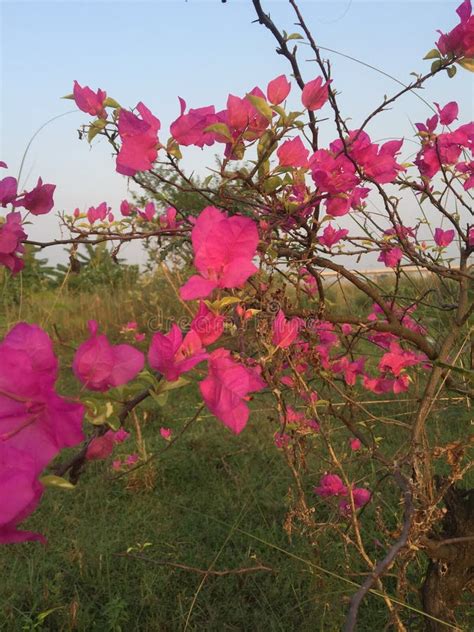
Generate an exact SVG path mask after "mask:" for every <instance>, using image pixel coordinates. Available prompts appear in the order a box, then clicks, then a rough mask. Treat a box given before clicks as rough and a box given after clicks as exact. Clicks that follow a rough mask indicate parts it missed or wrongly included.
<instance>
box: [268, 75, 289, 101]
mask: <svg viewBox="0 0 474 632" xmlns="http://www.w3.org/2000/svg"><path fill="white" fill-rule="evenodd" d="M290 90H291V83H290V82H289V81H288V79H287V78H286V77H285V75H279V76H278V77H276V78H275V79H272V81H270V82H269V84H268V86H267V99H268V101H269V102H270V103H271V104H272V105H280V103H282V102H283V101H284V100H285V99H286V97H287V96H288V95H289V94H290Z"/></svg>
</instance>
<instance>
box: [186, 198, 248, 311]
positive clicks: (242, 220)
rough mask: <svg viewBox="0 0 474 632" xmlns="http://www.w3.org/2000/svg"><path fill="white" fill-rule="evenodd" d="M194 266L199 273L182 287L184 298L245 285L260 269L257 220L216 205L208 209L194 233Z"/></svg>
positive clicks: (192, 235) (205, 210)
mask: <svg viewBox="0 0 474 632" xmlns="http://www.w3.org/2000/svg"><path fill="white" fill-rule="evenodd" d="M191 238H192V243H193V250H194V265H195V267H196V268H197V269H198V271H199V273H200V274H199V275H194V276H192V277H191V278H190V279H189V280H188V281H187V282H186V283H185V284H184V285H183V287H182V288H181V290H180V295H181V298H183V299H184V300H191V299H195V298H205V297H206V296H209V294H211V292H212V291H213V290H214V289H215V288H238V287H242V286H243V285H244V283H245V282H246V281H247V279H248V278H249V276H251V275H252V274H254V273H255V272H257V268H256V266H255V265H254V264H253V263H252V259H253V258H254V256H255V254H256V250H257V245H258V231H257V226H256V224H255V222H254V221H252V220H251V219H249V218H247V217H242V216H232V217H229V216H228V215H227V213H224V212H223V211H220V210H219V209H217V208H215V207H214V206H208V207H207V208H205V209H204V210H203V211H202V213H201V214H200V215H199V217H198V218H197V220H196V223H195V224H194V227H193V230H192V233H191Z"/></svg>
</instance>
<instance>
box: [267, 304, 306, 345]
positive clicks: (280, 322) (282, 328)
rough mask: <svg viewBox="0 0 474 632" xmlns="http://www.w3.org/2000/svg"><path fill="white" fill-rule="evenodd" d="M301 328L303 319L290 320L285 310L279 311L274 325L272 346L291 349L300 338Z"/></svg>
mask: <svg viewBox="0 0 474 632" xmlns="http://www.w3.org/2000/svg"><path fill="white" fill-rule="evenodd" d="M300 328H301V319H300V318H292V319H291V320H288V319H287V318H286V317H285V314H284V312H283V310H281V309H280V310H279V312H278V314H277V315H276V317H275V320H274V321H273V324H272V331H273V336H272V344H273V345H275V347H279V348H280V349H285V348H286V347H289V346H290V345H291V344H292V343H293V342H294V341H295V340H296V338H297V337H298V331H299V330H300Z"/></svg>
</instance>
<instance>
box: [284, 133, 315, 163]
mask: <svg viewBox="0 0 474 632" xmlns="http://www.w3.org/2000/svg"><path fill="white" fill-rule="evenodd" d="M277 156H278V159H279V161H280V167H307V166H308V156H309V150H308V149H306V147H305V146H304V145H303V141H302V140H301V138H300V137H299V136H297V137H296V138H293V139H290V140H287V141H285V142H284V143H283V145H280V147H279V148H278V150H277Z"/></svg>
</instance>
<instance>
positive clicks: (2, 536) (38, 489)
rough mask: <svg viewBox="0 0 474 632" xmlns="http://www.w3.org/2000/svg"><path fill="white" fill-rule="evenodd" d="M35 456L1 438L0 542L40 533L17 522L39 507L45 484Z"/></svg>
mask: <svg viewBox="0 0 474 632" xmlns="http://www.w3.org/2000/svg"><path fill="white" fill-rule="evenodd" d="M37 474H38V473H37V470H36V468H35V463H34V461H33V459H32V458H31V456H30V455H29V454H28V453H27V452H25V451H23V450H17V449H16V448H14V447H13V446H11V445H10V443H9V442H8V441H7V442H2V441H0V544H9V543H13V542H26V541H29V540H38V541H40V542H42V543H43V544H46V540H45V538H44V537H43V536H42V535H41V534H40V533H33V532H31V531H18V530H17V525H18V524H19V523H20V522H22V521H23V520H24V519H25V518H27V517H28V516H29V515H30V514H31V513H32V512H33V511H34V510H35V509H36V507H37V505H38V503H39V501H40V498H41V496H42V493H43V486H42V485H41V483H40V482H39V481H38V480H37Z"/></svg>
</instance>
